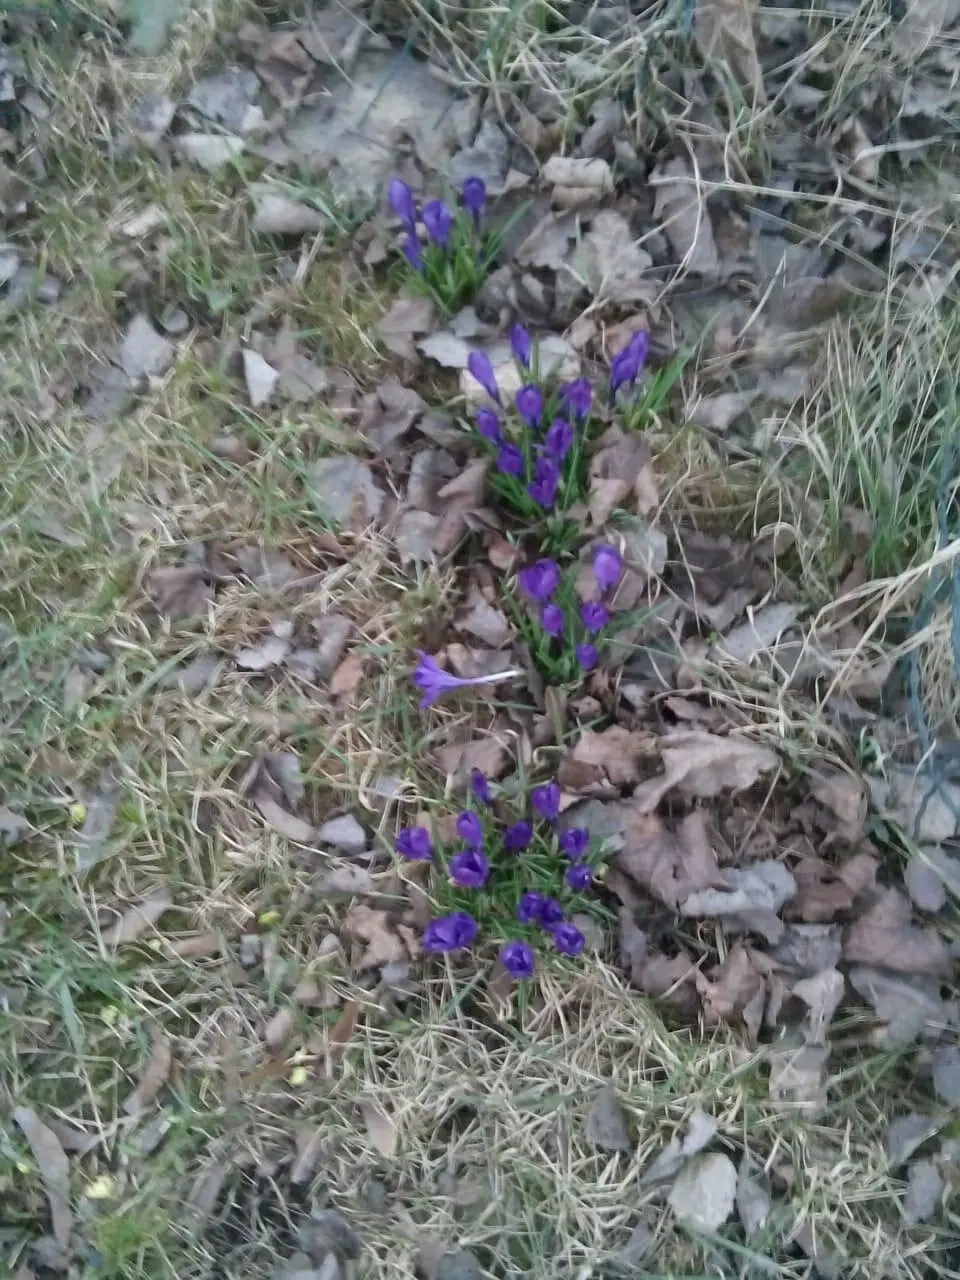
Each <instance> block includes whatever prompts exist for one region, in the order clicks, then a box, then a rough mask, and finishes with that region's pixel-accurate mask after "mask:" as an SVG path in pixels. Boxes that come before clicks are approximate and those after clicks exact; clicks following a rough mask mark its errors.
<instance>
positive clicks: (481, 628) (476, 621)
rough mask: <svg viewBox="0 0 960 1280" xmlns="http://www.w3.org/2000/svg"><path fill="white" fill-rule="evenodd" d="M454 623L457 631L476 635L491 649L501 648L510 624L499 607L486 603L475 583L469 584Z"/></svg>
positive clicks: (505, 640) (508, 632)
mask: <svg viewBox="0 0 960 1280" xmlns="http://www.w3.org/2000/svg"><path fill="white" fill-rule="evenodd" d="M454 625H455V626H456V628H457V630H458V631H466V632H467V633H468V635H472V636H476V638H477V639H478V640H482V641H483V643H484V644H488V645H489V646H490V647H491V649H499V648H501V647H502V646H503V645H505V644H506V643H507V641H508V640H509V639H510V634H511V632H510V625H509V623H508V622H507V619H506V618H505V617H504V615H503V614H502V613H501V612H500V610H499V609H495V608H494V606H493V605H492V604H488V603H487V601H486V600H485V599H484V598H483V594H482V592H481V591H480V588H479V587H478V586H477V585H476V583H474V584H473V585H472V586H471V588H470V594H469V596H468V597H467V602H466V605H465V606H464V610H463V612H462V613H461V614H460V615H459V617H458V619H457V621H456V622H455V624H454Z"/></svg>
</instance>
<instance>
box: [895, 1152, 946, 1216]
mask: <svg viewBox="0 0 960 1280" xmlns="http://www.w3.org/2000/svg"><path fill="white" fill-rule="evenodd" d="M942 1193H943V1178H941V1176H940V1172H939V1170H938V1169H937V1166H936V1165H935V1164H934V1163H933V1161H932V1160H918V1161H917V1162H916V1164H912V1165H911V1166H910V1168H909V1169H908V1170H907V1194H906V1196H905V1198H904V1201H903V1220H904V1222H906V1223H908V1224H910V1225H911V1226H912V1225H913V1224H915V1223H917V1222H926V1221H927V1219H928V1218H932V1217H933V1215H934V1213H935V1212H936V1210H937V1205H938V1204H939V1203H940V1196H941V1194H942Z"/></svg>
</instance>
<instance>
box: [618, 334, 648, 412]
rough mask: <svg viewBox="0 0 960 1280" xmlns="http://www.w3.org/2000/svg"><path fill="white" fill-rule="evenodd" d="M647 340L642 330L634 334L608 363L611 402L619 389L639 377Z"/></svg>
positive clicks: (645, 353) (645, 356)
mask: <svg viewBox="0 0 960 1280" xmlns="http://www.w3.org/2000/svg"><path fill="white" fill-rule="evenodd" d="M649 341H650V340H649V338H648V337H647V335H646V334H645V333H644V332H643V330H642V329H638V330H637V331H636V333H634V334H633V335H632V336H631V338H630V341H629V342H628V343H627V345H626V346H625V347H624V348H623V349H622V350H621V351H618V352H617V354H616V355H615V356H614V357H613V359H612V360H611V361H610V399H611V400H612V399H613V398H614V396H615V395H616V394H617V392H618V391H619V390H620V388H621V387H625V386H632V385H633V383H634V382H636V380H637V378H638V377H639V376H640V370H641V369H642V368H643V362H644V360H646V358H647V348H648V346H649Z"/></svg>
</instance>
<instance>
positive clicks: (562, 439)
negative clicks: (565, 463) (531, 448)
mask: <svg viewBox="0 0 960 1280" xmlns="http://www.w3.org/2000/svg"><path fill="white" fill-rule="evenodd" d="M572 444H573V427H572V426H571V425H570V423H569V422H567V420H566V418H554V420H553V421H552V422H551V423H550V426H549V427H548V428H547V434H546V435H545V436H544V437H543V447H544V448H545V449H546V451H547V453H549V454H550V456H551V458H556V460H557V461H558V462H562V460H563V459H564V458H565V457H566V455H567V451H568V449H569V448H570V446H571V445H572Z"/></svg>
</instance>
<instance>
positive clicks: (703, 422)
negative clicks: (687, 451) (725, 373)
mask: <svg viewBox="0 0 960 1280" xmlns="http://www.w3.org/2000/svg"><path fill="white" fill-rule="evenodd" d="M756 398H757V393H756V391H722V392H720V393H719V395H714V396H697V398H696V399H695V400H690V401H688V403H687V404H686V406H685V407H684V410H683V416H684V418H685V419H686V421H687V422H692V423H693V425H694V426H696V427H703V428H705V430H707V431H728V430H729V429H730V427H732V426H733V424H734V423H735V422H736V420H737V418H739V417H740V415H741V414H743V413H746V411H747V410H748V409H749V408H750V406H751V405H752V404H753V402H754V400H756Z"/></svg>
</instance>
